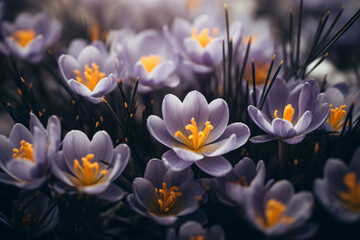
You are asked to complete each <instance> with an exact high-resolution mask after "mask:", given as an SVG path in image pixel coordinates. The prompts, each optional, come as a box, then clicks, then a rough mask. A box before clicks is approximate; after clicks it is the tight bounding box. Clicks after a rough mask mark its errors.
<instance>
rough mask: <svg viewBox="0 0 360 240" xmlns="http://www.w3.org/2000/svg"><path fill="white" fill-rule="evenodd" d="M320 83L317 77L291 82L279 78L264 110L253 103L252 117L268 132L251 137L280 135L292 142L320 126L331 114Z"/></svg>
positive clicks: (255, 139) (256, 139)
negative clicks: (321, 92) (322, 101)
mask: <svg viewBox="0 0 360 240" xmlns="http://www.w3.org/2000/svg"><path fill="white" fill-rule="evenodd" d="M318 94H319V89H318V85H317V83H316V82H315V81H313V80H308V81H300V82H295V83H292V84H287V83H286V82H285V80H283V79H282V78H277V79H275V82H274V83H273V86H272V88H271V89H270V92H269V95H268V97H267V99H266V102H265V104H264V107H263V109H262V110H260V109H258V108H257V107H255V106H253V105H250V106H249V107H248V113H249V116H250V118H251V120H252V121H253V122H254V123H255V124H256V125H257V126H258V127H260V128H261V129H262V130H263V131H265V132H266V133H267V134H266V135H260V136H256V137H253V138H251V139H250V141H251V142H252V143H263V142H268V141H271V140H275V139H279V140H282V141H284V142H286V143H289V144H296V143H299V142H301V141H302V140H303V139H304V138H305V135H306V134H308V133H310V132H312V131H314V130H315V129H316V128H318V127H319V126H320V125H321V124H322V123H323V122H324V121H325V120H326V119H327V117H328V116H329V112H330V108H329V105H328V104H327V103H322V104H321V103H320V100H319V96H318Z"/></svg>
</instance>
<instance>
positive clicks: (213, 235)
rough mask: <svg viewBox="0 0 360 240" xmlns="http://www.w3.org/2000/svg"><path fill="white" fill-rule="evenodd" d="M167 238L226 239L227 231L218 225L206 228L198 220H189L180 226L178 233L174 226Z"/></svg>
mask: <svg viewBox="0 0 360 240" xmlns="http://www.w3.org/2000/svg"><path fill="white" fill-rule="evenodd" d="M166 240H225V233H224V231H223V229H222V227H220V226H218V225H215V226H212V227H211V228H210V229H204V228H203V227H202V226H201V224H200V223H198V222H194V221H187V222H185V223H184V224H182V225H181V226H180V229H179V233H178V234H176V231H175V229H174V228H171V229H170V230H169V231H168V233H167V235H166Z"/></svg>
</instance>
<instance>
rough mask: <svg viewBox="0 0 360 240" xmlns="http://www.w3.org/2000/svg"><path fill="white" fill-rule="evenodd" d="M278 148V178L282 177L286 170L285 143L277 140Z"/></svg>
mask: <svg viewBox="0 0 360 240" xmlns="http://www.w3.org/2000/svg"><path fill="white" fill-rule="evenodd" d="M278 148H279V156H278V158H279V175H280V177H284V175H285V171H286V168H287V162H286V143H285V142H283V141H281V140H279V141H278Z"/></svg>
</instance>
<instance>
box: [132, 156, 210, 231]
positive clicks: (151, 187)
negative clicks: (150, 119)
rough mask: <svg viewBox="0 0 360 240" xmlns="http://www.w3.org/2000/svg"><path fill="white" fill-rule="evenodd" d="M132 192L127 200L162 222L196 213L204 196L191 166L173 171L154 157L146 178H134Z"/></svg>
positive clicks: (145, 214)
mask: <svg viewBox="0 0 360 240" xmlns="http://www.w3.org/2000/svg"><path fill="white" fill-rule="evenodd" d="M132 189H133V194H130V195H129V196H128V197H127V202H128V203H129V205H130V206H131V207H132V209H133V210H134V211H136V212H137V213H139V214H141V215H144V216H147V217H150V218H151V219H153V220H154V221H156V222H158V223H160V224H162V225H170V224H173V223H175V222H176V221H177V220H178V218H179V217H181V216H186V215H189V214H192V213H194V212H195V211H196V210H197V209H198V207H199V201H200V200H201V198H202V196H203V195H204V192H205V190H204V188H203V187H202V186H201V185H200V184H199V183H195V182H194V174H193V172H192V170H191V168H187V169H185V170H183V171H177V172H173V171H170V170H167V169H166V167H165V166H164V163H163V162H162V161H161V160H158V159H152V160H150V162H149V163H148V164H147V166H146V170H145V174H144V177H143V178H140V177H138V178H135V180H134V181H133V184H132Z"/></svg>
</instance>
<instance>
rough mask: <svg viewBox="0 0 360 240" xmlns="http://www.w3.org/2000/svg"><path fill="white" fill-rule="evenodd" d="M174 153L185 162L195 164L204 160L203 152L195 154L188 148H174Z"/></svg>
mask: <svg viewBox="0 0 360 240" xmlns="http://www.w3.org/2000/svg"><path fill="white" fill-rule="evenodd" d="M173 151H174V152H175V153H176V154H177V155H178V156H179V158H181V159H183V160H185V161H191V162H193V161H198V160H200V159H203V158H204V156H203V155H202V154H201V152H195V151H192V150H190V149H187V148H180V147H173Z"/></svg>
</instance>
